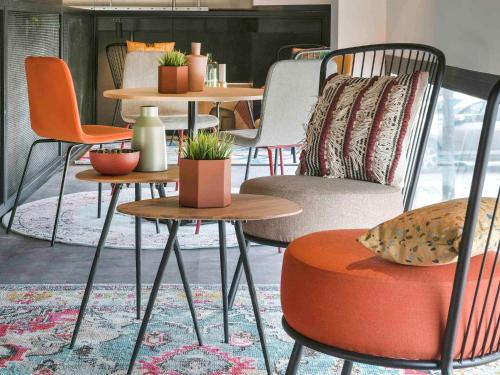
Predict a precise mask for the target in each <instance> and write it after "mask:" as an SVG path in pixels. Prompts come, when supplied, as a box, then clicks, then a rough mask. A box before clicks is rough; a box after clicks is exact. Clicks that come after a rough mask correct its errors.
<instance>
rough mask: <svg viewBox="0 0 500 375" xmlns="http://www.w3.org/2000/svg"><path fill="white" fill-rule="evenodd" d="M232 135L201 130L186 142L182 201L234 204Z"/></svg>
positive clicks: (199, 205) (195, 204)
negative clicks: (232, 190) (232, 196)
mask: <svg viewBox="0 0 500 375" xmlns="http://www.w3.org/2000/svg"><path fill="white" fill-rule="evenodd" d="M232 152H233V138H232V137H231V136H230V135H227V134H225V133H219V132H198V135H197V136H196V137H195V138H193V139H189V140H187V141H186V142H185V143H184V146H183V149H182V158H181V159H180V161H179V184H180V186H179V203H180V205H181V206H186V207H195V208H213V207H226V206H229V205H230V204H231V159H230V157H231V154H232Z"/></svg>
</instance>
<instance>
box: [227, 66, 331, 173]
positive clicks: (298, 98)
mask: <svg viewBox="0 0 500 375" xmlns="http://www.w3.org/2000/svg"><path fill="white" fill-rule="evenodd" d="M320 66H321V61H319V60H318V61H306V60H304V61H294V60H284V61H278V62H276V63H275V64H273V65H272V66H271V68H270V69H269V72H268V74H267V79H266V86H265V91H264V97H263V99H262V110H261V118H260V126H259V127H258V128H257V129H243V130H228V131H227V133H229V134H231V135H232V136H233V137H234V141H235V144H236V145H238V146H244V147H248V148H249V150H248V161H247V167H246V171H245V180H247V179H248V176H249V173H250V166H251V161H252V149H253V148H257V147H258V148H266V149H267V151H268V156H269V165H270V172H271V175H273V174H274V168H273V165H272V164H273V163H272V152H273V150H274V149H278V150H279V151H280V156H281V149H282V148H283V147H292V146H296V145H299V144H300V143H301V142H302V140H303V139H304V137H305V126H306V124H307V121H308V119H309V114H310V113H311V111H312V109H313V106H314V104H315V103H316V100H317V97H318V89H319V73H320ZM281 160H282V157H281ZM281 166H282V167H283V163H281ZM282 174H283V171H282Z"/></svg>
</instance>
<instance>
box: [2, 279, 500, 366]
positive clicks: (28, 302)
mask: <svg viewBox="0 0 500 375" xmlns="http://www.w3.org/2000/svg"><path fill="white" fill-rule="evenodd" d="M145 292H146V291H145ZM82 293H83V286H79V285H78V286H76V285H52V286H49V285H3V286H0V374H11V375H28V374H36V375H56V374H63V375H67V374H85V375H102V374H113V375H123V374H125V370H126V367H127V364H128V361H129V360H130V355H131V353H132V349H133V345H134V342H135V339H136V336H137V332H138V328H139V322H138V321H137V320H135V319H134V316H135V311H134V310H135V309H134V306H135V303H134V301H135V295H134V287H133V286H131V285H97V286H95V287H94V293H93V295H92V298H91V301H90V304H89V308H88V310H87V314H86V316H85V320H84V323H83V325H82V329H81V331H80V335H79V337H78V341H77V345H76V348H75V350H73V351H71V350H69V342H70V339H71V334H72V331H73V327H74V323H75V320H76V317H77V313H78V308H79V305H80V301H81V298H82ZM193 294H194V298H195V304H196V311H197V316H198V319H199V323H200V327H201V329H202V335H203V339H204V344H205V345H204V346H203V347H198V346H197V345H196V337H195V334H194V331H193V329H192V323H191V317H190V314H189V309H188V307H187V302H186V299H185V295H184V292H183V290H182V287H181V286H179V285H168V286H164V287H163V289H162V290H161V291H160V293H159V295H158V299H157V303H156V307H155V310H154V312H153V316H152V319H151V322H150V324H149V327H148V332H147V334H146V337H145V341H144V343H143V345H142V349H141V352H140V354H139V357H138V361H137V362H136V366H135V370H134V374H148V375H159V374H169V375H195V374H196V375H204V374H206V375H226V374H231V375H263V374H265V371H264V363H263V359H262V353H261V351H260V345H259V340H258V334H257V329H256V327H255V323H254V318H253V313H252V309H251V303H250V299H249V297H248V293H247V290H246V288H242V290H241V293H239V295H238V297H237V298H236V301H235V308H234V309H233V311H231V312H230V315H229V319H230V320H229V321H230V343H229V344H224V343H223V327H222V311H221V295H220V292H219V288H218V287H217V286H195V287H193ZM258 295H259V301H260V305H261V311H262V315H263V319H264V323H265V332H266V335H267V344H268V346H269V354H270V357H271V363H272V368H273V373H274V374H284V372H285V369H286V365H287V363H288V358H289V355H290V352H291V349H292V342H291V339H290V338H289V337H288V336H287V335H286V333H285V332H284V331H283V329H282V327H281V310H280V305H279V291H278V287H277V286H260V287H259V291H258ZM145 298H147V294H146V295H144V299H145ZM341 366H342V361H341V360H337V359H335V358H332V357H328V356H326V355H323V354H320V353H317V352H314V351H311V350H306V352H305V356H304V358H303V360H302V363H301V366H300V371H299V373H300V374H308V375H313V374H321V375H323V374H340V370H341ZM455 373H456V374H468V375H479V374H482V375H489V374H492V375H493V374H499V373H500V365H499V364H498V363H495V364H492V365H489V366H483V367H481V368H476V369H468V370H459V371H456V372H455ZM353 374H356V375H382V374H388V375H391V374H392V375H403V374H415V375H417V374H428V372H423V371H410V370H394V369H386V368H379V367H374V366H368V365H362V364H356V365H355V369H354V371H353Z"/></svg>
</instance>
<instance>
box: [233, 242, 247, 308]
mask: <svg viewBox="0 0 500 375" xmlns="http://www.w3.org/2000/svg"><path fill="white" fill-rule="evenodd" d="M245 244H246V248H247V253H248V252H249V250H250V242H248V241H245ZM242 274H243V259H242V258H241V256H240V257H239V258H238V263H236V269H235V270H234V276H233V280H232V281H231V287H230V288H229V297H228V308H229V310H232V308H233V304H234V299H235V298H236V293H237V292H238V287H239V285H240V280H241V275H242Z"/></svg>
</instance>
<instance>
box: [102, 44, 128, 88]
mask: <svg viewBox="0 0 500 375" xmlns="http://www.w3.org/2000/svg"><path fill="white" fill-rule="evenodd" d="M106 56H107V58H108V64H109V69H110V70H111V77H112V78H113V84H114V85H115V89H120V88H121V87H122V83H123V69H124V67H125V56H127V44H126V43H113V44H109V45H107V46H106Z"/></svg>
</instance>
